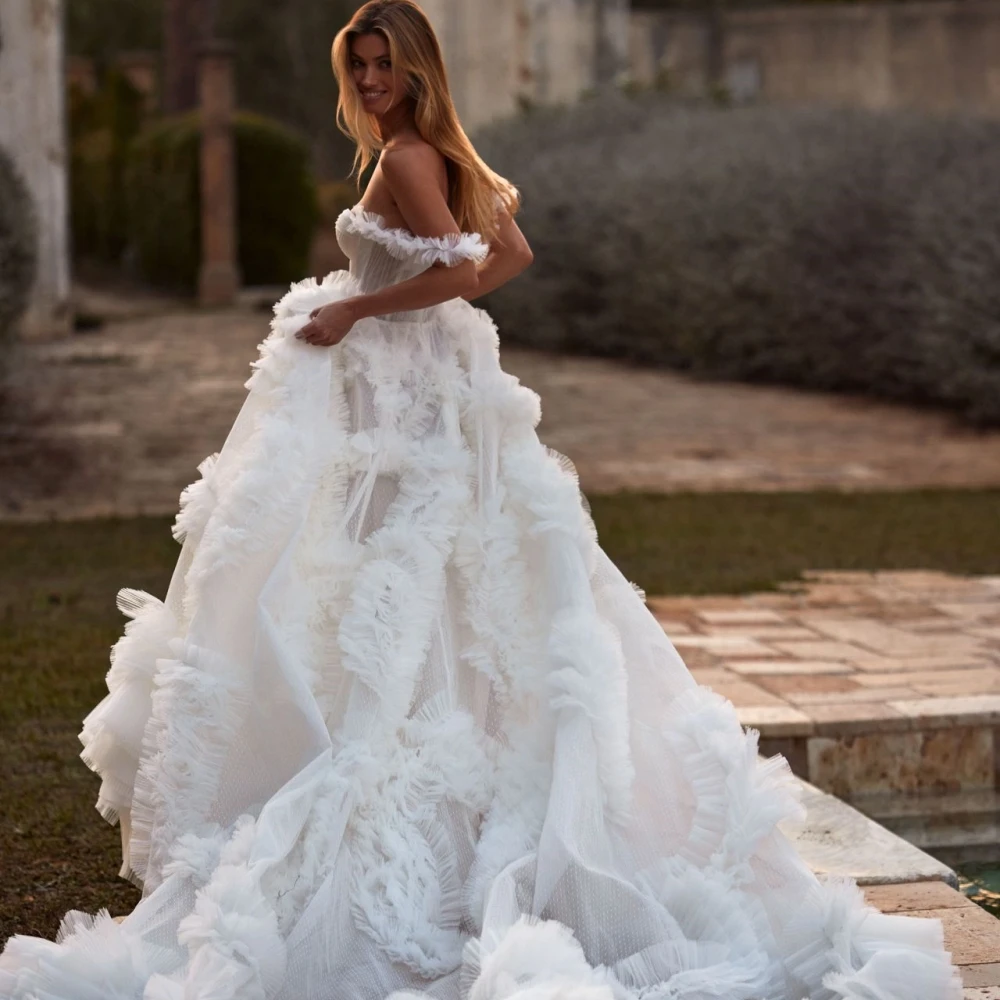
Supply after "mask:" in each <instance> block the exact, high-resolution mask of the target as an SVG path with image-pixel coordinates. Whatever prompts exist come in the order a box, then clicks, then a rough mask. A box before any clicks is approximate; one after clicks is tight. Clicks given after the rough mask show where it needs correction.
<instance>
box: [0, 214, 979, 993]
mask: <svg viewBox="0 0 1000 1000" xmlns="http://www.w3.org/2000/svg"><path fill="white" fill-rule="evenodd" d="M363 221H364V220H361V222H362V223H363ZM359 224H361V223H359ZM354 291H356V285H355V283H354V279H353V278H351V277H350V276H349V275H347V274H345V273H338V274H335V275H331V276H330V277H329V278H327V279H326V280H324V281H323V282H322V283H316V282H303V283H301V284H299V285H296V286H293V288H292V290H291V291H290V292H289V294H288V295H286V296H285V298H284V299H283V300H282V301H281V302H280V303H279V304H278V306H277V307H276V314H275V320H274V324H273V332H272V335H271V336H270V337H269V338H268V340H267V341H266V342H265V343H264V344H263V345H262V352H261V359H260V361H259V362H258V363H257V364H256V366H255V369H256V370H255V371H254V374H253V376H252V378H251V379H250V382H249V383H248V386H249V390H250V391H249V396H248V399H247V402H246V404H245V406H244V408H243V410H242V411H241V414H240V416H239V418H238V419H237V421H236V423H235V425H234V427H233V429H232V432H231V433H230V436H229V438H228V439H227V441H226V443H225V446H224V447H223V449H222V450H221V452H220V454H219V455H218V456H216V457H214V458H213V459H210V460H208V461H207V462H206V463H204V464H203V465H202V466H201V474H202V478H201V479H200V480H199V481H198V482H197V483H196V484H194V485H193V486H191V487H189V489H188V490H186V491H185V493H184V496H183V498H182V508H181V511H180V514H179V515H178V518H177V523H176V534H177V536H178V538H180V539H182V540H183V548H182V551H181V556H180V559H179V562H178V566H177V570H176V572H175V575H174V579H173V581H172V583H171V586H170V590H169V592H168V595H167V599H166V601H165V602H163V603H161V602H159V601H157V600H156V599H154V598H152V597H150V596H148V595H145V594H141V593H139V592H135V591H123V592H122V594H121V596H120V599H119V603H120V607H121V608H122V610H123V611H124V612H126V613H127V614H128V615H130V616H131V618H132V620H131V623H130V624H129V626H128V628H127V629H126V632H125V635H124V636H123V638H122V639H121V640H120V642H119V643H118V644H117V646H116V647H115V650H114V656H113V662H112V666H111V670H110V672H109V674H108V688H109V694H108V696H107V697H106V698H105V700H104V701H103V702H102V703H101V704H100V705H99V706H97V708H96V709H95V710H94V711H93V712H92V713H91V714H90V715H89V716H88V717H87V719H86V721H85V724H84V729H83V733H82V735H81V738H82V740H83V742H84V752H83V757H84V759H85V761H86V762H87V763H88V765H89V766H90V767H92V768H93V769H94V770H96V771H97V772H98V773H99V774H100V775H101V777H102V786H101V792H100V798H99V801H98V808H99V809H100V811H101V813H102V815H104V816H105V818H107V819H108V820H109V821H111V822H114V821H115V820H116V819H117V818H118V817H119V816H120V815H122V814H124V813H126V812H127V813H128V814H129V816H130V818H131V837H130V839H129V842H128V845H127V851H126V857H125V859H124V865H123V873H124V874H126V875H128V876H129V877H131V878H132V879H134V880H135V881H136V882H137V883H138V884H140V885H141V886H142V887H143V898H142V901H141V902H140V903H139V905H138V906H137V907H136V909H135V910H134V911H133V912H132V913H131V914H130V915H128V916H127V917H126V918H125V920H124V921H123V922H122V923H120V924H118V923H115V922H114V921H113V920H112V919H111V918H110V916H109V915H108V914H107V912H106V911H102V912H100V913H99V914H97V915H96V916H95V917H91V916H87V915H85V914H82V913H79V912H76V911H73V912H71V913H70V914H68V915H67V917H66V918H65V920H64V922H63V925H62V927H61V929H60V932H59V935H58V938H57V940H56V942H54V943H53V942H47V941H42V940H40V939H36V938H27V937H14V938H12V939H11V940H10V941H9V942H8V944H7V947H6V949H5V951H4V953H3V955H2V956H0V996H3V997H14V998H17V1000H126V998H128V1000H135V998H138V997H141V998H143V1000H182V998H183V1000H196V998H197V1000H236V998H239V1000H265V998H266V1000H271V998H281V1000H285V998H288V1000H292V998H295V1000H303V998H308V1000H323V998H331V1000H332V998H337V1000H342V998H346V997H351V998H352V1000H384V998H386V997H390V996H394V997H395V998H396V1000H402V998H404V997H412V996H417V995H420V996H425V995H429V996H432V997H436V998H439V1000H458V998H460V997H461V998H468V1000H512V998H517V1000H556V998H560V1000H612V998H615V1000H626V998H628V1000H640V998H641V1000H654V998H655V1000H668V998H671V1000H673V998H685V1000H709V998H717V1000H722V998H725V1000H740V998H742V1000H765V998H766V1000H779V998H783V1000H800V998H804V997H809V998H814V1000H825V998H842V1000H942V998H952V997H958V996H960V993H961V991H960V988H959V986H958V981H957V979H956V977H955V974H954V971H953V970H952V968H951V966H950V963H949V960H948V956H947V954H946V953H945V952H944V950H943V945H942V937H941V927H940V924H939V923H938V922H936V921H928V920H916V919H912V918H906V917H898V916H885V915H882V914H879V913H877V912H876V911H874V910H872V909H871V908H870V907H867V906H866V905H865V904H864V902H863V900H862V897H861V895H860V893H859V891H858V890H857V888H856V887H855V886H854V885H853V884H850V883H846V882H830V883H821V882H819V881H817V879H816V878H815V877H814V876H813V875H812V874H811V873H810V872H809V871H808V870H806V868H805V867H804V865H803V864H802V862H801V860H800V859H799V857H798V856H797V854H796V853H795V851H794V849H793V848H792V846H791V845H790V844H789V842H788V841H787V840H786V839H785V838H784V837H783V836H782V834H781V833H780V832H779V830H778V829H777V825H778V823H779V822H781V821H782V820H784V819H786V818H790V817H794V816H798V815H799V814H800V811H801V807H800V805H799V804H798V801H797V796H796V785H795V782H794V779H793V778H792V777H791V775H790V773H789V771H788V768H787V766H786V764H785V762H784V761H783V760H782V759H781V758H780V757H779V758H773V759H771V760H769V761H761V760H760V759H759V758H758V755H757V742H756V734H754V733H753V732H750V733H744V732H743V731H742V730H741V727H740V725H739V723H738V721H737V718H736V715H735V712H734V710H733V708H732V706H731V705H730V704H729V702H727V701H726V700H725V699H723V698H721V697H719V696H718V695H715V694H713V693H712V692H710V691H708V690H706V689H703V688H700V687H698V686H697V685H696V684H695V683H694V681H693V679H692V678H691V675H690V674H689V673H688V671H687V670H686V669H685V668H684V665H683V663H682V662H681V661H680V659H679V657H678V656H677V654H676V653H675V651H674V650H673V647H672V646H671V644H670V643H669V641H668V640H667V639H666V637H665V636H664V635H663V632H662V630H661V629H660V627H659V625H658V624H657V623H656V621H655V620H654V619H653V618H652V616H651V615H650V614H649V613H648V611H647V610H646V608H645V606H644V603H643V599H642V596H641V593H639V592H637V590H636V588H634V587H633V586H632V585H631V584H629V583H628V582H627V581H626V580H625V579H624V578H623V577H622V576H621V574H620V573H619V572H618V570H617V569H616V568H615V567H614V566H613V565H612V564H611V562H610V561H609V560H608V558H607V556H606V555H605V554H604V552H603V551H602V550H601V549H600V547H599V545H598V544H597V540H596V535H595V532H594V529H593V524H592V522H591V521H590V518H589V516H588V513H587V510H586V507H585V505H584V504H583V503H582V500H581V496H580V493H579V488H578V485H577V482H576V479H575V476H574V474H573V470H572V466H571V465H570V464H569V463H568V462H567V461H566V460H565V459H564V458H563V457H562V456H559V455H557V454H556V453H554V452H552V451H550V450H548V449H546V448H545V447H543V446H542V445H541V444H540V443H539V441H538V438H537V436H536V432H535V427H536V425H537V423H538V420H539V416H540V410H539V403H538V398H537V396H536V395H535V394H534V393H533V392H531V391H530V390H529V389H527V388H525V387H523V386H521V385H519V384H518V382H517V380H516V379H515V378H513V377H512V376H510V375H507V374H505V373H504V372H503V371H502V370H501V368H500V365H499V360H498V350H497V337H496V331H495V329H494V327H493V325H492V323H491V321H490V320H489V318H488V317H487V316H486V314H485V313H483V312H481V311H479V310H476V309H474V308H473V307H471V306H469V305H468V304H467V303H464V302H460V301H459V302H452V303H447V304H446V305H444V306H441V307H437V308H435V309H434V310H432V311H431V313H430V318H428V319H424V320H422V321H420V322H414V323H406V322H389V321H384V320H365V321H363V322H362V323H360V324H358V326H357V328H356V329H355V330H354V331H352V333H351V334H350V335H349V336H348V337H347V338H346V339H345V340H344V341H343V343H342V344H340V345H338V347H336V348H333V349H317V348H313V347H310V346H308V345H305V344H303V343H301V342H299V341H297V340H296V339H295V338H294V333H295V332H296V331H297V330H298V329H299V328H301V326H302V325H303V324H304V323H305V322H306V321H307V318H308V313H309V311H310V310H312V309H313V308H315V307H316V306H317V305H320V304H322V303H325V302H327V301H331V300H333V299H336V298H338V297H341V296H345V295H350V294H353V293H354Z"/></svg>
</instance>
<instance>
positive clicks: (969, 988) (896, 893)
mask: <svg viewBox="0 0 1000 1000" xmlns="http://www.w3.org/2000/svg"><path fill="white" fill-rule="evenodd" d="M864 894H865V898H866V899H867V900H868V902H869V903H871V904H872V906H875V907H877V908H878V909H880V910H881V911H882V912H883V913H897V914H901V915H905V916H908V917H931V918H936V919H938V920H940V921H941V923H942V926H943V929H944V945H945V948H947V949H948V951H950V952H951V960H952V962H953V963H954V964H955V965H957V966H958V967H959V970H960V971H961V973H962V983H963V985H964V987H965V989H964V991H963V1000H1000V921H998V920H997V919H996V917H994V916H991V915H990V914H989V913H987V912H986V911H985V910H984V909H982V908H981V907H979V906H977V905H976V904H975V903H973V902H972V901H971V900H969V899H967V898H966V897H965V896H964V895H963V894H962V893H960V892H958V891H957V890H955V889H953V888H951V886H948V885H945V884H944V883H943V882H936V881H928V882H910V883H904V884H901V885H872V886H866V887H865V889H864Z"/></svg>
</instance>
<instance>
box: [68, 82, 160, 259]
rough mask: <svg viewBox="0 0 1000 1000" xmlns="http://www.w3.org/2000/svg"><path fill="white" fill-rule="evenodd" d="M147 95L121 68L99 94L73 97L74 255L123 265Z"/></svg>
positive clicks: (74, 93)
mask: <svg viewBox="0 0 1000 1000" xmlns="http://www.w3.org/2000/svg"><path fill="white" fill-rule="evenodd" d="M142 115H143V97H142V95H141V94H140V93H139V91H138V90H136V89H135V87H133V86H132V84H131V83H130V82H129V81H128V79H126V77H125V76H124V75H123V74H122V73H121V72H120V71H117V70H112V71H109V72H108V73H106V74H105V75H104V76H103V78H102V80H101V85H100V86H99V87H98V89H97V91H96V92H95V93H93V94H84V93H82V92H81V91H80V90H78V89H76V88H74V89H72V90H71V91H70V94H69V134H70V168H69V181H70V226H71V230H72V233H73V253H74V256H76V257H78V258H80V257H83V258H93V259H96V260H101V261H108V262H110V263H118V262H119V261H120V260H121V257H122V254H123V253H124V251H125V247H126V245H127V243H128V219H127V213H126V204H125V193H124V181H125V167H126V160H127V157H128V148H129V144H130V143H131V141H132V139H133V138H134V137H135V135H136V134H137V133H138V131H139V128H140V126H141V124H142Z"/></svg>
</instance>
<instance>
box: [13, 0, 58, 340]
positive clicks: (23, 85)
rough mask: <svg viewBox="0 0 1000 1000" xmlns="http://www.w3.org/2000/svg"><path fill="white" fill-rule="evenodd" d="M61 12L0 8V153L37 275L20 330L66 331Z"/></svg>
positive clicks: (26, 2)
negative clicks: (29, 205) (25, 209)
mask: <svg viewBox="0 0 1000 1000" xmlns="http://www.w3.org/2000/svg"><path fill="white" fill-rule="evenodd" d="M62 15H63V10H62V4H61V2H60V0H2V2H0V145H2V146H3V147H4V149H5V150H6V151H7V153H8V154H9V155H10V156H11V157H12V158H13V160H14V163H15V165H16V166H17V169H18V170H19V172H20V174H21V177H22V179H23V180H24V182H25V183H26V184H27V186H28V190H29V191H30V192H31V196H32V201H33V203H34V209H35V216H36V219H37V226H38V272H37V275H36V278H35V285H34V288H33V289H32V295H31V299H30V301H29V304H28V310H27V313H26V314H25V316H24V318H23V320H22V324H21V329H22V332H23V334H24V336H26V337H32V338H45V337H52V336H60V335H62V334H65V333H68V332H69V329H70V307H69V297H70V296H69V292H70V271H69V211H68V209H69V196H68V191H67V176H66V161H67V153H66V109H65V87H66V83H65V69H64V66H63V16H62Z"/></svg>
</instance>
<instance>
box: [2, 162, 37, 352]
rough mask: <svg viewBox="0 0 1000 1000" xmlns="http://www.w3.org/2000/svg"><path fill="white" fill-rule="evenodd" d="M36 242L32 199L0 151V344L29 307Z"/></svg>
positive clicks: (33, 277) (35, 257) (12, 165)
mask: <svg viewBox="0 0 1000 1000" xmlns="http://www.w3.org/2000/svg"><path fill="white" fill-rule="evenodd" d="M36 241H37V233H36V223H35V214H34V210H33V208H32V202H31V195H30V193H29V192H28V190H27V188H26V187H25V185H24V182H23V181H22V180H21V178H20V176H19V175H18V173H17V170H16V169H15V167H14V164H13V163H12V162H11V160H10V157H9V156H8V155H7V153H6V152H5V151H4V150H3V149H2V148H0V342H2V341H3V340H5V339H6V338H7V337H8V336H10V334H11V333H12V332H13V330H14V324H15V323H16V322H17V320H18V319H19V318H20V316H21V314H22V313H23V312H24V309H25V307H26V306H27V304H28V297H29V295H30V293H31V286H32V284H33V282H34V280H35V266H36V260H37V252H38V251H37V243H36ZM2 361H3V356H2V355H0V364H2Z"/></svg>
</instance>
